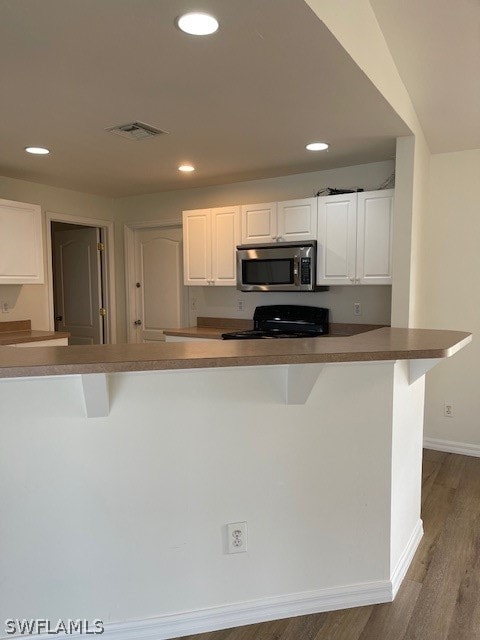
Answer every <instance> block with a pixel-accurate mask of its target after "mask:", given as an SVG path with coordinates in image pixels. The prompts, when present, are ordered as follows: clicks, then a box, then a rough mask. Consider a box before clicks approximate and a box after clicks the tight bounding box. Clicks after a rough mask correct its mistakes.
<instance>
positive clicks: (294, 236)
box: [277, 198, 318, 242]
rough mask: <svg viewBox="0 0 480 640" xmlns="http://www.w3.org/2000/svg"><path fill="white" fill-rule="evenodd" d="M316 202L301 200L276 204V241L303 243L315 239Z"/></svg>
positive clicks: (315, 200) (306, 199) (313, 199)
mask: <svg viewBox="0 0 480 640" xmlns="http://www.w3.org/2000/svg"><path fill="white" fill-rule="evenodd" d="M317 200H318V198H302V199H301V200H287V201H286V202H279V203H278V204H277V233H278V236H277V240H278V241H285V242H303V241H304V240H316V239H317Z"/></svg>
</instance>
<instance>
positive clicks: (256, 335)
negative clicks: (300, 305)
mask: <svg viewBox="0 0 480 640" xmlns="http://www.w3.org/2000/svg"><path fill="white" fill-rule="evenodd" d="M323 335H324V333H323V332H322V331H264V330H261V329H250V330H247V331H235V332H233V333H223V334H222V338H223V339H224V340H265V339H266V340H268V339H271V338H318V337H319V336H323Z"/></svg>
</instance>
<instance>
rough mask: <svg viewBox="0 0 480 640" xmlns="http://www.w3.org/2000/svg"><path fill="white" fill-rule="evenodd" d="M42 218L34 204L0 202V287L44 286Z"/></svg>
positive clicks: (38, 208) (9, 201)
mask: <svg viewBox="0 0 480 640" xmlns="http://www.w3.org/2000/svg"><path fill="white" fill-rule="evenodd" d="M43 282H44V272H43V238H42V214H41V210H40V207H39V206H38V205H36V204H26V203H24V202H14V201H11V200H0V284H43Z"/></svg>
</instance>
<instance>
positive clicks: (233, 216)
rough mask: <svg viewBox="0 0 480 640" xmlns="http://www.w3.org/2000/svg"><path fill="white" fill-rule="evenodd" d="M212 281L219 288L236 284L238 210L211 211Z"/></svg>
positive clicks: (238, 229)
mask: <svg viewBox="0 0 480 640" xmlns="http://www.w3.org/2000/svg"><path fill="white" fill-rule="evenodd" d="M211 217H212V280H213V281H214V284H216V285H221V286H235V285H236V284H237V262H236V247H237V245H238V244H240V225H239V208H238V207H222V208H217V209H212V210H211Z"/></svg>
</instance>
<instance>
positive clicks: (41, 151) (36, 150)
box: [25, 147, 50, 156]
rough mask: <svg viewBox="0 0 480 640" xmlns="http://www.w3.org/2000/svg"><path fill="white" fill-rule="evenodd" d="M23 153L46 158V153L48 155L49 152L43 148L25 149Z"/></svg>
mask: <svg viewBox="0 0 480 640" xmlns="http://www.w3.org/2000/svg"><path fill="white" fill-rule="evenodd" d="M25 151H26V152H27V153H34V154H36V155H37V156H46V155H47V153H50V150H49V149H45V147H25Z"/></svg>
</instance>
